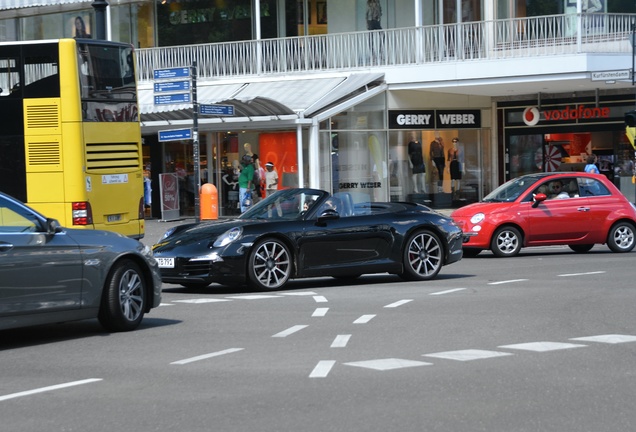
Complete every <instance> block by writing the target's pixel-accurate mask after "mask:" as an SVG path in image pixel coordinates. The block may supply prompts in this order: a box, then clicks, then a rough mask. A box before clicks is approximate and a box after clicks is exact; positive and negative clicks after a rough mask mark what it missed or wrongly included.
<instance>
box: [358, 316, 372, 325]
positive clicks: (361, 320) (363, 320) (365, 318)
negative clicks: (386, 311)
mask: <svg viewBox="0 0 636 432" xmlns="http://www.w3.org/2000/svg"><path fill="white" fill-rule="evenodd" d="M373 318H375V315H362V316H361V317H360V318H358V319H357V320H355V321H354V322H353V323H354V324H366V323H368V322H369V321H371V320H372V319H373Z"/></svg>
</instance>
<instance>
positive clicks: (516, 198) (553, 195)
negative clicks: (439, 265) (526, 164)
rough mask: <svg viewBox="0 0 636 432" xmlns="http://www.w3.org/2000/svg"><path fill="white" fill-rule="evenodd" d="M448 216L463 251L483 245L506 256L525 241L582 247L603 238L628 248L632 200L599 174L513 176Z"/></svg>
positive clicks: (635, 229) (633, 229) (635, 227)
mask: <svg viewBox="0 0 636 432" xmlns="http://www.w3.org/2000/svg"><path fill="white" fill-rule="evenodd" d="M451 218H452V219H453V220H454V221H455V222H456V223H457V224H458V225H459V226H460V227H461V228H462V230H463V232H464V237H465V242H464V245H463V249H464V256H466V257H471V256H476V255H477V254H479V252H481V251H482V250H485V249H490V250H491V251H492V252H493V253H494V254H495V255H496V256H499V257H511V256H515V255H517V254H518V253H519V251H520V250H521V248H522V247H529V246H551V245H568V246H569V247H570V249H572V250H573V251H575V252H588V251H589V250H590V249H592V247H593V246H594V245H595V244H607V246H608V247H609V248H610V249H611V250H612V251H614V252H630V251H631V250H632V249H633V248H634V245H635V243H634V242H635V239H634V235H635V233H636V206H635V205H634V204H633V203H630V202H629V201H628V200H627V198H626V197H625V196H624V195H623V194H622V193H621V192H620V191H619V190H618V189H617V188H616V186H614V184H612V182H610V181H609V180H608V179H607V177H605V176H603V175H599V174H588V173H583V172H558V173H539V174H530V175H526V176H522V177H518V178H515V179H513V180H510V181H508V182H506V183H505V184H503V185H501V186H499V187H498V188H497V189H495V190H494V191H492V192H491V193H490V194H488V195H487V196H486V197H485V198H484V199H483V201H481V202H478V203H475V204H470V205H467V206H465V207H462V208H460V209H457V210H455V211H454V212H453V213H452V214H451Z"/></svg>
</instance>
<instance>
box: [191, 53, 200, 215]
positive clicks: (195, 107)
mask: <svg viewBox="0 0 636 432" xmlns="http://www.w3.org/2000/svg"><path fill="white" fill-rule="evenodd" d="M192 153H193V154H192V157H193V159H194V217H195V218H196V221H197V222H201V202H200V197H199V189H200V188H201V161H200V156H199V104H198V103H197V61H196V60H194V61H193V62H192Z"/></svg>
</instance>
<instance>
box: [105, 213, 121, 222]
mask: <svg viewBox="0 0 636 432" xmlns="http://www.w3.org/2000/svg"><path fill="white" fill-rule="evenodd" d="M106 220H107V221H108V222H119V221H120V220H121V215H120V214H114V215H108V216H106Z"/></svg>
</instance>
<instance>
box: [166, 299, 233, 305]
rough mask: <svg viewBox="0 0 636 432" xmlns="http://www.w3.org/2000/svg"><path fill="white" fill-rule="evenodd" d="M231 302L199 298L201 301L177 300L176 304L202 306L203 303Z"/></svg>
mask: <svg viewBox="0 0 636 432" xmlns="http://www.w3.org/2000/svg"><path fill="white" fill-rule="evenodd" d="M229 301H231V300H225V299H213V298H199V299H187V300H175V301H174V302H175V303H189V304H201V303H218V302H229Z"/></svg>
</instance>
